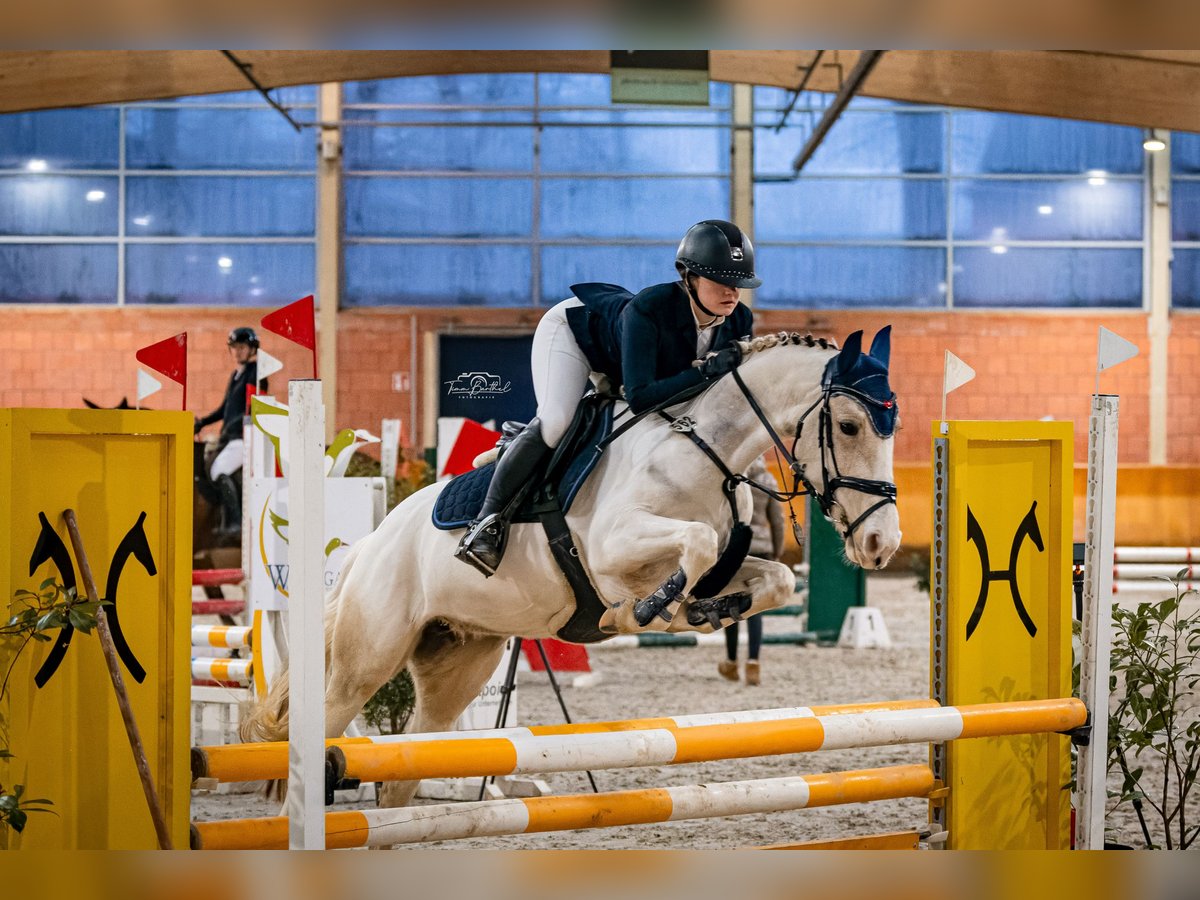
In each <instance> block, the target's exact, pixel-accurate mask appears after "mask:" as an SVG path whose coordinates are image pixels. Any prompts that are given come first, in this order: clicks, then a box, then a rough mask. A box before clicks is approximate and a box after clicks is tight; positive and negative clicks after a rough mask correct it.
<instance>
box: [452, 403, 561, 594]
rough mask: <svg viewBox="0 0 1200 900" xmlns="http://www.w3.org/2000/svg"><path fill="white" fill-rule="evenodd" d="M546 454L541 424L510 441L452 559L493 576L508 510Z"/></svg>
mask: <svg viewBox="0 0 1200 900" xmlns="http://www.w3.org/2000/svg"><path fill="white" fill-rule="evenodd" d="M549 454H550V448H549V447H547V446H546V444H545V443H544V442H543V441H542V429H541V423H540V422H538V420H537V419H534V420H533V421H532V422H530V423H529V424H528V425H527V426H526V427H525V430H524V431H522V432H521V433H520V434H519V435H517V436H516V437H515V438H514V439H513V442H512V443H511V444H509V445H508V448H507V449H506V450H505V451H504V453H503V455H502V456H501V457H500V460H499V461H498V462H497V463H496V471H495V473H493V475H492V483H491V485H489V486H488V492H487V497H486V498H484V501H483V506H482V507H481V508H480V510H479V515H478V516H476V517H475V521H473V522H472V523H471V524H470V526H469V527H468V528H467V533H466V534H465V535H463V539H462V540H461V541H460V542H459V544H458V549H457V550H455V551H454V555H455V556H456V557H458V558H459V559H461V560H462V561H463V562H465V563H469V564H470V565H472V566H474V567H475V568H476V569H478V570H479V571H480V572H482V573H483V574H484V575H485V576H486V577H491V576H492V575H495V574H496V569H497V568H498V567H499V566H500V560H501V559H502V558H503V557H504V546H505V543H506V541H507V539H508V523H509V520H510V518H511V516H512V512H513V511H512V510H510V509H508V506H509V504H510V503H511V502H512V500H513V498H514V497H516V496H517V493H518V492H519V491H520V490H521V488H522V487H524V486H525V485H526V484H527V483H528V482H529V480H530V479H531V478H532V477H533V476H534V473H535V472H536V471H537V469H538V468H539V467H540V466H541V464H542V462H543V461H544V460H545V459H546V457H547V456H549Z"/></svg>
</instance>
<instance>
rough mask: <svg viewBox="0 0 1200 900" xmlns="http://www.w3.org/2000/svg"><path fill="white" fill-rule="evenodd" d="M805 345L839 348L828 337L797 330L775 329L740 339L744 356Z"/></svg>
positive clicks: (739, 343)
mask: <svg viewBox="0 0 1200 900" xmlns="http://www.w3.org/2000/svg"><path fill="white" fill-rule="evenodd" d="M797 344H799V345H803V346H805V347H820V348H821V349H822V350H837V349H838V345H837V342H836V341H831V340H829V339H828V338H819V337H813V336H812V335H811V334H800V333H799V332H797V331H773V332H771V333H770V334H763V335H759V336H758V337H755V338H751V339H750V340H748V341H738V346H739V347H740V348H741V350H742V356H743V357H745V356H749V355H751V354H752V353H761V352H762V351H764V350H770V349H771V348H772V347H783V346H795V345H797Z"/></svg>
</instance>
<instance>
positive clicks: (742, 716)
mask: <svg viewBox="0 0 1200 900" xmlns="http://www.w3.org/2000/svg"><path fill="white" fill-rule="evenodd" d="M936 707H937V703H936V702H935V701H933V700H929V699H905V700H884V701H878V702H875V703H850V704H842V705H834V706H791V707H782V708H777V709H748V710H736V711H731V712H719V713H698V714H694V715H686V716H658V717H654V718H646V719H619V720H614V721H608V722H579V723H575V724H571V725H535V726H530V727H520V728H499V729H497V728H489V729H483V730H479V731H440V732H427V733H415V734H388V735H367V736H363V737H354V738H329V739H327V740H326V741H325V746H326V747H335V746H343V745H350V744H355V745H359V744H361V745H380V746H385V745H386V746H392V745H403V746H407V745H411V744H415V743H424V742H429V741H448V740H453V741H465V740H475V739H488V740H513V739H516V740H520V739H525V738H531V737H551V736H564V735H586V734H603V733H607V732H622V731H642V730H645V729H650V728H676V727H678V728H684V727H689V728H690V727H697V726H704V725H732V724H737V723H745V722H766V721H773V720H782V719H799V718H806V717H811V716H834V715H850V714H854V713H861V712H869V711H872V710H884V709H928V708H936ZM285 777H287V744H286V743H285V742H283V741H278V742H273V743H272V742H263V743H253V744H221V745H214V746H207V747H193V748H192V779H193V780H196V779H200V778H207V779H215V780H216V781H218V782H221V783H235V782H244V781H269V780H273V779H278V778H285Z"/></svg>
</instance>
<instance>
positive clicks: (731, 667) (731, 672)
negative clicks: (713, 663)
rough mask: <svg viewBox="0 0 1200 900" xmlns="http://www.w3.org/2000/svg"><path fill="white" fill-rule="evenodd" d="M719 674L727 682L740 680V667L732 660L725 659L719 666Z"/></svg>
mask: <svg viewBox="0 0 1200 900" xmlns="http://www.w3.org/2000/svg"><path fill="white" fill-rule="evenodd" d="M717 672H719V673H720V675H721V677H722V678H724V679H725V680H726V681H737V680H738V666H737V663H736V662H734V661H733V660H732V659H723V660H721V661H720V662H719V663H718V664H717Z"/></svg>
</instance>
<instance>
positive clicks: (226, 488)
mask: <svg viewBox="0 0 1200 900" xmlns="http://www.w3.org/2000/svg"><path fill="white" fill-rule="evenodd" d="M217 489H218V490H219V491H220V492H221V527H220V529H219V530H218V534H220V535H222V536H223V537H232V536H234V535H238V534H241V532H242V498H241V495H240V493H239V491H238V485H237V482H236V481H234V480H233V476H232V475H221V476H220V477H218V478H217Z"/></svg>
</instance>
